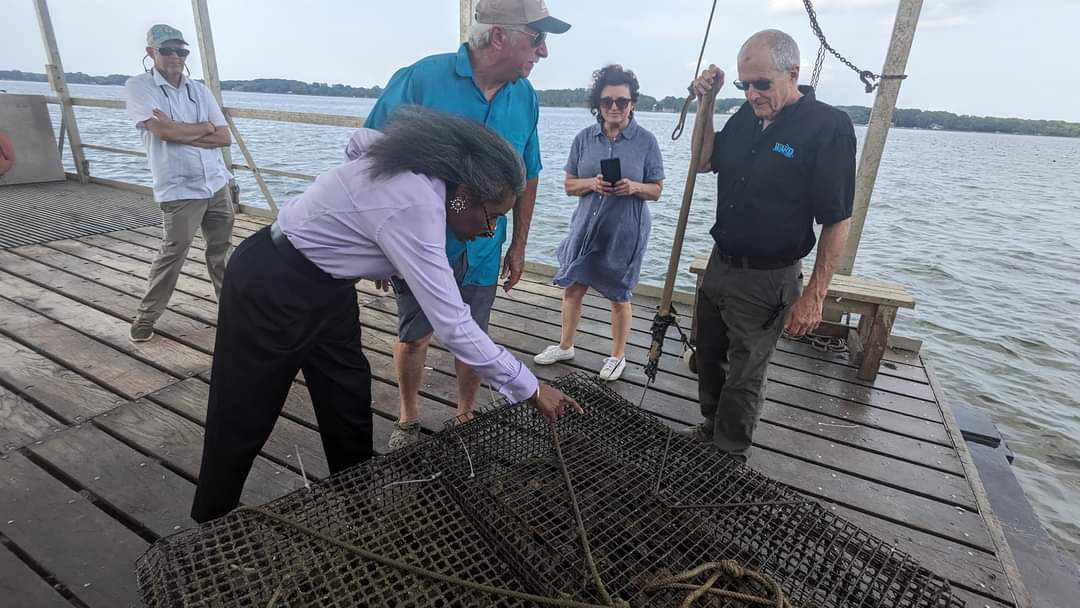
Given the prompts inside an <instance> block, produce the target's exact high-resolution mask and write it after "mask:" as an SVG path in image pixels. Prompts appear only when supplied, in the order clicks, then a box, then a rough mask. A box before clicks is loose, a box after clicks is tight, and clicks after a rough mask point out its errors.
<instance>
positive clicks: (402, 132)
mask: <svg viewBox="0 0 1080 608" xmlns="http://www.w3.org/2000/svg"><path fill="white" fill-rule="evenodd" d="M366 156H367V157H368V158H369V159H370V163H371V164H370V168H369V172H370V174H371V175H372V177H375V178H381V177H389V176H392V175H396V174H398V173H402V172H404V171H412V172H413V173H419V174H422V175H427V176H430V177H437V178H439V179H441V180H443V181H445V182H447V183H448V184H450V185H452V186H455V185H461V186H464V187H465V188H467V189H468V190H469V192H470V193H471V194H472V196H470V197H469V198H470V200H471V201H472V202H473V203H474V204H475V205H483V204H488V203H492V202H496V201H501V200H503V199H504V198H505V197H506V196H507V195H508V194H511V193H512V194H514V195H518V194H521V192H522V191H523V190H524V189H525V167H524V165H523V164H522V161H521V158H520V157H519V155H518V153H517V151H516V150H515V149H514V148H513V147H511V146H510V144H509V143H507V142H506V140H505V139H503V138H502V136H501V135H499V134H498V133H496V132H495V131H493V130H491V129H490V128H488V127H485V126H484V125H482V124H479V123H476V122H473V121H471V120H469V119H467V118H462V117H460V116H455V115H452V114H446V113H444V112H436V111H434V110H429V109H427V108H422V107H420V106H403V107H401V108H399V109H398V110H397V111H396V112H394V114H393V116H392V118H391V121H390V124H389V126H388V127H387V129H386V131H385V132H384V134H383V137H381V138H379V139H378V140H377V141H376V142H375V143H373V144H372V145H371V148H370V149H369V150H368V152H367V155H366Z"/></svg>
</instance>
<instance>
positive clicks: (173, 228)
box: [135, 186, 233, 323]
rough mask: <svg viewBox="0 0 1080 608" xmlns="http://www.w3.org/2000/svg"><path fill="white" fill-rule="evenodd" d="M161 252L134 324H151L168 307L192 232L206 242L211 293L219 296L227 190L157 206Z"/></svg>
mask: <svg viewBox="0 0 1080 608" xmlns="http://www.w3.org/2000/svg"><path fill="white" fill-rule="evenodd" d="M161 215H162V219H161V227H162V236H161V249H160V250H158V254H157V257H155V258H154V263H153V264H152V265H151V266H150V278H149V280H148V281H147V285H146V295H144V296H143V299H142V302H141V303H140V304H139V314H138V317H137V318H136V319H135V321H136V322H143V323H153V322H155V321H157V320H158V317H160V316H161V313H163V312H165V307H166V306H167V305H168V304H169V298H170V297H172V292H173V289H174V288H175V287H176V280H177V279H178V278H180V269H181V268H183V266H184V260H185V259H187V252H188V249H189V248H190V247H191V241H192V239H194V238H195V232H196V231H197V230H198V229H199V228H202V234H203V240H205V241H206V268H207V270H208V271H209V274H210V280H211V281H213V283H214V293H215V295H217V296H218V297H220V296H221V280H222V278H223V277H224V276H225V261H226V259H227V257H228V253H229V248H230V244H231V239H232V229H233V208H232V201H231V200H229V187H228V186H225V187H224V188H222V189H221V190H218V191H217V192H215V193H214V196H212V197H210V198H193V199H185V200H179V201H170V202H168V203H162V204H161Z"/></svg>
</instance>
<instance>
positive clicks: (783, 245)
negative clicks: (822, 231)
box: [711, 86, 855, 260]
mask: <svg viewBox="0 0 1080 608" xmlns="http://www.w3.org/2000/svg"><path fill="white" fill-rule="evenodd" d="M799 90H800V91H801V92H802V93H803V96H802V98H800V99H799V101H797V102H795V103H794V104H792V105H790V106H788V107H786V108H784V109H783V110H781V112H780V114H779V115H778V116H777V117H776V120H775V121H773V123H772V124H770V125H769V127H768V128H767V129H765V130H762V128H761V120H760V119H758V117H757V116H756V115H754V110H753V108H752V107H751V105H750V103H749V102H747V103H744V104H743V105H742V107H741V108H739V110H738V111H737V112H736V113H735V114H734V115H733V116H732V117H731V118H730V119H728V121H727V124H725V125H724V128H723V129H721V130H720V132H719V133H717V134H716V137H715V139H714V142H713V155H712V170H713V171H715V172H716V174H717V179H716V193H717V202H716V224H715V225H713V227H712V230H711V233H712V236H713V239H715V240H716V244H717V246H718V248H719V249H720V251H721V252H723V253H726V254H728V255H735V256H750V257H768V258H783V259H791V260H797V259H801V258H803V257H805V256H806V254H808V253H810V250H811V249H813V247H814V229H813V222H814V220H817V222H818V223H819V224H825V225H828V224H834V223H836V222H839V221H841V220H844V219H846V218H848V217H851V207H852V204H853V202H854V198H855V130H854V128H852V126H851V119H850V118H849V117H848V115H847V114H846V113H844V112H843V111H842V110H838V109H836V108H834V107H832V106H830V105H828V104H826V103H823V102H820V101H818V100H817V99H816V98H815V97H814V90H813V89H812V88H810V87H807V86H800V87H799Z"/></svg>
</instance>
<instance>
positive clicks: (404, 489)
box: [136, 374, 963, 608]
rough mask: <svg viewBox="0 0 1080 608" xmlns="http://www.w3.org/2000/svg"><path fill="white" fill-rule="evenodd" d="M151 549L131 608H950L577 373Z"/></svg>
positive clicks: (801, 501) (947, 593) (872, 549)
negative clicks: (577, 407) (552, 393)
mask: <svg viewBox="0 0 1080 608" xmlns="http://www.w3.org/2000/svg"><path fill="white" fill-rule="evenodd" d="M555 385H556V386H558V387H559V388H560V389H561V390H563V391H564V392H565V393H567V394H568V395H570V396H572V397H574V398H575V399H577V400H578V402H579V403H581V404H582V406H583V407H584V408H585V409H586V413H585V414H584V415H573V414H567V415H564V416H563V417H562V418H561V419H560V420H559V422H558V423H556V424H555V425H550V424H549V423H548V422H546V421H545V420H544V419H543V418H542V417H541V416H540V415H539V414H537V413H536V412H535V410H534V409H533V408H531V407H523V406H521V405H520V404H503V405H500V406H496V407H494V408H492V409H489V410H488V411H485V412H483V413H481V414H479V415H477V416H476V417H475V418H474V419H472V420H471V421H468V422H465V423H462V424H457V425H453V426H448V428H447V429H446V430H444V431H442V432H440V433H438V434H436V435H435V436H434V437H433V438H432V439H429V440H427V441H424V442H421V443H419V444H416V445H413V446H410V447H408V448H405V449H403V450H399V451H396V452H393V453H391V454H389V455H386V456H381V457H377V458H374V459H372V460H370V461H368V462H366V463H364V464H361V465H358V466H356V467H354V468H352V469H349V470H347V471H344V472H342V473H340V474H338V475H335V476H333V477H330V478H328V479H326V480H324V481H322V482H320V483H318V484H314V485H312V486H311V488H310V489H302V490H298V491H296V492H293V493H292V494H289V495H288V496H285V497H282V498H280V499H278V500H276V501H273V502H270V503H268V504H266V505H264V506H263V507H261V508H257V509H252V508H241V509H238V510H236V511H234V512H232V513H230V514H229V515H227V516H225V517H223V518H221V519H218V520H216V521H213V522H210V523H208V524H205V525H203V526H202V527H200V528H195V529H191V530H187V531H184V532H181V533H179V534H176V535H173V536H170V537H168V538H165V539H162V540H160V541H158V542H157V543H156V544H155V545H154V546H153V547H152V548H151V549H150V550H149V551H148V552H147V553H146V554H145V555H144V556H143V557H142V558H140V560H139V562H138V563H137V565H136V573H137V577H138V582H139V589H140V593H141V595H142V598H143V601H144V602H145V605H146V606H148V607H150V608H156V607H174V606H175V607H180V606H183V607H185V608H195V607H205V608H232V607H234V606H235V607H240V606H244V607H246V606H258V607H260V608H264V607H265V608H269V607H273V608H283V607H286V606H289V607H300V606H304V607H307V606H310V607H316V606H317V607H320V608H322V607H335V608H336V607H346V606H348V607H355V606H395V607H413V606H415V607H426V606H467V607H472V606H475V607H481V606H483V607H487V606H542V605H559V606H618V607H628V606H634V607H638V606H641V607H645V606H649V607H653V606H687V607H689V606H714V607H725V606H732V607H734V606H755V605H764V606H791V607H804V608H808V607H818V606H821V607H830V608H831V607H837V608H839V607H849V606H850V607H854V606H880V607H898V608H899V607H902V608H919V607H928V608H953V607H958V606H963V602H961V601H960V600H959V599H957V598H956V597H955V596H953V595H952V593H951V590H950V587H949V584H948V582H947V581H945V580H944V579H942V578H941V577H939V576H937V575H934V574H933V573H931V572H930V571H928V570H926V569H925V568H923V567H921V566H919V565H918V564H917V563H916V562H915V561H914V560H912V558H910V557H909V556H907V555H905V554H904V553H903V552H901V551H899V550H898V549H895V548H894V547H893V546H891V545H889V544H887V543H885V542H883V541H882V540H880V539H878V538H876V537H874V536H873V535H871V534H869V533H867V532H865V531H863V530H861V529H860V528H858V527H857V526H855V525H853V524H851V523H849V522H847V521H846V520H844V519H843V518H841V517H839V516H837V515H835V514H834V513H832V512H831V511H830V510H828V509H826V508H824V507H822V506H821V505H819V504H818V503H816V502H814V501H811V500H808V499H806V498H805V497H803V496H801V495H800V494H798V493H796V492H794V491H793V490H791V489H790V488H788V487H787V486H785V485H783V484H781V483H778V482H775V481H772V480H770V479H769V478H767V477H765V476H764V475H761V474H760V473H757V472H756V471H754V470H752V469H750V468H749V467H746V466H744V465H741V464H739V463H738V462H737V461H735V460H734V459H731V458H727V457H725V456H723V455H722V454H720V453H718V452H716V451H714V450H712V449H710V448H709V447H707V446H704V445H702V444H700V443H698V442H695V441H692V440H690V439H688V438H684V437H682V436H680V435H679V434H677V433H673V432H672V430H671V429H670V428H669V427H668V426H665V425H664V424H662V423H661V422H659V421H657V420H656V419H654V418H653V417H652V416H651V415H649V414H647V413H645V412H643V411H641V410H639V409H638V408H637V407H635V406H634V405H633V404H631V403H629V402H628V401H626V400H625V399H622V398H621V397H619V396H618V395H617V394H615V393H614V392H613V391H611V390H610V389H609V388H607V387H606V386H603V385H602V384H600V383H599V382H598V381H597V380H595V379H594V378H592V377H587V376H585V375H582V374H573V375H569V376H565V377H563V378H561V379H560V380H558V381H557V382H555Z"/></svg>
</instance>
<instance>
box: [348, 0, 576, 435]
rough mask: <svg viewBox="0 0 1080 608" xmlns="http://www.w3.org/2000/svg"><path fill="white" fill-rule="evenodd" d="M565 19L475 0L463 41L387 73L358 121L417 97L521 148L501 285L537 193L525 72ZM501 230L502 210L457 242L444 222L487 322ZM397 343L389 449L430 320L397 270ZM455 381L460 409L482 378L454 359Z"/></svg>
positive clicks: (537, 0)
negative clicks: (520, 178)
mask: <svg viewBox="0 0 1080 608" xmlns="http://www.w3.org/2000/svg"><path fill="white" fill-rule="evenodd" d="M568 29H570V25H569V24H567V23H565V22H563V21H560V20H558V19H555V18H554V17H552V16H550V15H549V14H548V11H547V7H546V6H545V5H544V2H543V0H480V2H478V3H477V6H476V23H475V24H474V25H473V26H472V28H471V29H470V31H469V41H468V42H467V43H465V44H462V45H461V47H460V48H459V49H458V51H457V53H445V54H441V55H432V56H430V57H425V58H424V59H421V60H420V61H418V62H416V63H414V64H413V65H411V66H409V67H405V68H402V69H400V70H398V71H397V73H395V74H394V76H393V77H392V78H391V79H390V82H389V84H387V85H386V90H385V91H383V94H382V96H381V97H379V101H378V102H377V103H376V104H375V107H374V108H372V110H371V113H370V114H369V115H368V117H367V120H366V121H365V122H364V126H365V127H369V128H374V129H382V128H384V127H385V126H386V124H387V123H388V122H389V121H391V120H393V114H394V110H395V109H397V108H398V107H399V106H402V105H410V104H412V105H422V106H426V107H429V108H433V109H436V110H442V111H444V112H450V113H454V114H460V115H462V116H465V117H467V118H470V119H472V120H475V121H476V122H478V123H481V124H484V125H487V126H488V127H491V128H492V129H494V130H495V131H497V132H498V133H499V134H501V135H502V136H503V137H504V138H506V140H507V141H508V142H509V143H510V144H511V145H512V146H513V147H514V148H515V149H516V150H517V151H518V153H519V154H521V156H522V159H523V160H524V163H525V172H526V179H527V183H526V187H525V192H524V194H522V195H521V197H519V198H518V200H517V202H516V203H515V205H514V232H513V238H512V239H511V241H510V247H509V248H508V249H507V251H506V260H505V262H504V263H503V268H502V277H503V278H505V279H506V281H505V282H504V283H503V288H504V289H506V290H509V289H511V288H512V287H513V286H514V285H515V284H516V283H517V282H518V280H519V279H520V278H521V273H522V271H523V269H524V266H525V245H526V242H527V241H528V238H529V224H530V222H531V220H532V212H533V206H534V204H535V203H536V186H537V177H538V176H539V174H540V169H541V165H540V142H539V139H538V137H537V133H536V125H537V121H538V120H539V117H540V106H539V103H538V100H537V97H536V91H535V90H533V87H532V84H530V83H529V81H528V80H527V77H528V76H529V73H530V72H531V71H532V68H533V66H534V65H535V64H536V63H537V62H538V61H540V59H542V58H544V57H547V55H548V49H547V35H548V34H549V33H552V34H561V33H563V32H565V31H567V30H568ZM505 240H506V219H505V218H502V217H500V218H499V219H498V221H497V223H496V225H495V226H494V227H493V234H492V236H491V237H490V238H479V239H476V240H474V241H470V242H463V241H460V240H458V239H457V238H455V237H454V236H453V235H452V234H450V233H449V232H448V233H447V235H446V256H447V259H448V260H449V262H450V265H451V267H453V269H454V274H455V277H456V278H457V280H458V286H459V287H460V289H461V296H462V299H463V300H465V303H466V304H468V305H469V307H470V309H471V311H472V316H473V319H475V320H476V322H477V324H478V325H480V327H481V328H482V329H484V330H485V331H486V330H487V324H488V318H489V316H490V314H491V306H492V304H493V303H494V301H495V289H496V284H497V283H498V280H499V276H500V273H499V254H500V253H501V251H502V245H503V242H504V241H505ZM394 290H395V292H396V293H397V301H398V343H397V345H396V346H395V348H394V365H395V368H396V369H397V380H398V391H399V393H400V395H401V410H400V418H399V420H398V422H397V423H396V425H395V428H394V431H393V433H392V434H391V436H390V444H389V447H390V448H391V449H397V448H399V447H403V446H405V445H408V444H410V443H413V442H415V441H417V440H418V439H419V437H420V425H419V422H418V420H417V419H418V411H417V409H418V405H417V395H418V393H419V390H420V383H421V381H422V380H423V374H424V361H425V358H426V356H427V347H428V344H429V343H430V342H431V334H432V330H431V324H430V323H429V322H428V319H427V318H426V317H425V316H424V313H423V311H421V310H420V307H419V305H418V304H417V302H416V299H415V298H414V297H413V295H412V293H411V292H409V289H408V285H407V284H406V283H405V282H404V281H400V280H396V281H395V282H394ZM454 366H455V370H456V372H457V385H458V403H457V413H458V415H468V414H470V413H471V412H472V408H473V402H474V401H475V398H476V392H477V389H478V388H479V387H480V378H479V376H477V375H476V372H474V371H473V370H472V368H471V367H469V366H467V365H464V364H463V363H461V362H460V361H456V360H455V362H454Z"/></svg>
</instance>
